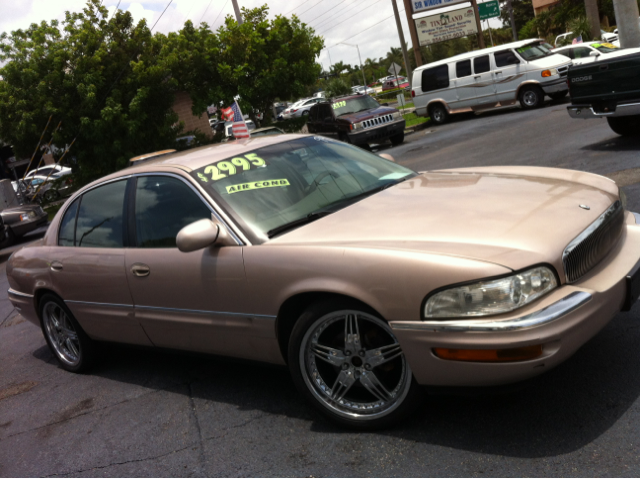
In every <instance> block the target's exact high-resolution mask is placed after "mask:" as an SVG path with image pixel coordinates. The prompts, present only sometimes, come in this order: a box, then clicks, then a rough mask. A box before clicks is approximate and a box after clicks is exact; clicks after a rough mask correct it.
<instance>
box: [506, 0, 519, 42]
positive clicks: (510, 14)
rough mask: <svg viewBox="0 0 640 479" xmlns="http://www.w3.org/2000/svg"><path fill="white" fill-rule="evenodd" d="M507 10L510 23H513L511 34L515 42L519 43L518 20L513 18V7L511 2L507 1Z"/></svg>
mask: <svg viewBox="0 0 640 479" xmlns="http://www.w3.org/2000/svg"><path fill="white" fill-rule="evenodd" d="M507 9H508V10H509V21H511V33H513V41H514V42H517V41H518V30H516V20H515V18H513V6H512V5H511V0H507Z"/></svg>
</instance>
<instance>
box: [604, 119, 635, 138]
mask: <svg viewBox="0 0 640 479" xmlns="http://www.w3.org/2000/svg"><path fill="white" fill-rule="evenodd" d="M607 123H609V127H610V128H611V129H612V130H613V131H614V132H615V133H617V134H618V135H620V136H638V135H640V115H632V116H617V117H607Z"/></svg>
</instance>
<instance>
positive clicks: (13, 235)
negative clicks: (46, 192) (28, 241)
mask: <svg viewBox="0 0 640 479" xmlns="http://www.w3.org/2000/svg"><path fill="white" fill-rule="evenodd" d="M0 216H2V223H3V225H4V237H3V238H4V241H2V247H3V248H6V247H7V246H11V245H12V244H13V243H14V242H15V241H16V239H17V238H20V237H22V236H24V235H26V234H27V233H30V232H32V231H33V230H35V229H38V228H39V227H41V226H43V225H45V224H47V221H48V218H49V215H47V213H46V212H45V211H44V210H43V209H42V206H40V205H34V204H25V205H21V206H14V207H11V208H6V209H4V210H2V211H0Z"/></svg>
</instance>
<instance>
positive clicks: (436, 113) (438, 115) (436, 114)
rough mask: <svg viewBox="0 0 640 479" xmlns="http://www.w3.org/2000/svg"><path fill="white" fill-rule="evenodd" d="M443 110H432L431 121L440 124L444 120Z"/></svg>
mask: <svg viewBox="0 0 640 479" xmlns="http://www.w3.org/2000/svg"><path fill="white" fill-rule="evenodd" d="M444 113H445V112H444V109H442V108H434V109H433V112H432V116H433V120H434V121H435V122H436V123H442V122H443V121H444V118H445V114H444Z"/></svg>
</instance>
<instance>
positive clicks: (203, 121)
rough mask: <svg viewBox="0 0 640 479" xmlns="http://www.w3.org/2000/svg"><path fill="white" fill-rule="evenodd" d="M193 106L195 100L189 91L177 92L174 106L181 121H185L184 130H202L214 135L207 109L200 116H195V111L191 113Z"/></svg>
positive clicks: (208, 134)
mask: <svg viewBox="0 0 640 479" xmlns="http://www.w3.org/2000/svg"><path fill="white" fill-rule="evenodd" d="M192 106H193V102H192V101H191V98H190V97H189V94H188V93H186V92H179V93H177V94H176V99H175V101H174V102H173V107H172V108H173V111H175V112H176V113H177V115H178V118H179V119H180V121H182V122H183V123H184V130H183V131H192V130H200V131H201V132H202V133H204V134H205V135H207V136H209V137H210V136H213V132H212V131H211V126H210V125H209V117H208V116H207V113H206V111H203V112H202V114H201V115H200V116H194V115H193V113H191V107H192Z"/></svg>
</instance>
